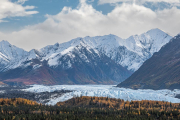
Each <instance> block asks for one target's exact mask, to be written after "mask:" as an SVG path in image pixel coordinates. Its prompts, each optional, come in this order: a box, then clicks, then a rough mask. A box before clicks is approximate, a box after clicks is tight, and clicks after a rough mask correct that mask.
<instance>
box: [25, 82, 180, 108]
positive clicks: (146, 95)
mask: <svg viewBox="0 0 180 120" xmlns="http://www.w3.org/2000/svg"><path fill="white" fill-rule="evenodd" d="M56 90H71V91H72V92H70V93H65V94H64V95H62V96H61V97H58V98H54V97H53V96H52V98H51V99H50V101H49V102H48V103H46V104H47V105H55V104H56V103H57V102H60V101H61V102H63V101H66V100H69V99H71V98H73V97H76V96H92V97H94V96H96V97H109V98H117V99H118V98H119V99H123V100H125V101H131V100H156V101H167V102H172V103H180V99H178V98H175V96H176V95H178V94H180V90H177V89H175V90H166V89H164V90H150V89H148V90H144V89H138V90H133V89H127V88H117V87H115V85H54V86H44V85H31V86H30V88H27V89H23V91H27V92H35V93H40V92H53V91H56Z"/></svg>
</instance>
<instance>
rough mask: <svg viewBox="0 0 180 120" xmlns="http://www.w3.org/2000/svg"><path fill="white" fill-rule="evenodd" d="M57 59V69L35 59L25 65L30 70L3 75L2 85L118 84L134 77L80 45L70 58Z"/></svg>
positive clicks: (10, 71) (14, 70)
mask: <svg viewBox="0 0 180 120" xmlns="http://www.w3.org/2000/svg"><path fill="white" fill-rule="evenodd" d="M57 56H59V57H58V59H57V61H56V62H57V63H58V65H57V66H49V65H48V61H45V60H44V61H40V60H38V59H33V60H30V61H26V62H25V63H24V66H27V64H29V66H28V67H24V68H16V69H12V70H8V71H6V72H2V73H1V74H0V78H1V81H2V82H4V83H7V84H16V83H17V82H18V83H19V84H21V83H22V84H26V85H29V84H46V85H53V84H117V83H118V82H119V81H121V80H124V79H126V78H127V77H129V76H130V75H131V74H132V72H130V71H128V70H127V69H126V68H124V67H122V66H121V65H118V64H117V63H115V62H114V61H113V60H111V59H110V58H109V57H107V56H106V55H104V54H101V53H97V52H95V51H94V50H93V49H91V48H89V47H88V46H82V45H78V46H77V47H75V48H74V50H72V51H71V52H70V54H65V55H62V56H61V55H57ZM57 56H56V57H57ZM71 56H73V57H71Z"/></svg>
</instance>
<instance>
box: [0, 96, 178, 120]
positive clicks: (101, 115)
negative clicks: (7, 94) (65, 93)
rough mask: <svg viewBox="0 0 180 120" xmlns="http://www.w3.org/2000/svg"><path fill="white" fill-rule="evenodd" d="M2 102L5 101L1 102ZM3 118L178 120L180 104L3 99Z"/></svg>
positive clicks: (97, 99) (93, 99)
mask: <svg viewBox="0 0 180 120" xmlns="http://www.w3.org/2000/svg"><path fill="white" fill-rule="evenodd" d="M2 103H3V104H2ZM0 104H1V105H0V120H4V119H5V120H13V119H15V120H61V119H62V120H83V119H84V120H96V119H99V120H121V119H122V120H154V119H158V120H178V119H180V104H173V103H169V102H160V101H147V100H144V101H131V102H128V101H124V100H121V99H112V98H105V97H77V98H72V99H70V100H68V101H65V102H59V103H57V105H55V106H46V105H42V104H38V103H36V102H33V101H29V100H27V99H21V98H17V99H16V98H15V99H0Z"/></svg>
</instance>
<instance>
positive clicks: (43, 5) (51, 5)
mask: <svg viewBox="0 0 180 120" xmlns="http://www.w3.org/2000/svg"><path fill="white" fill-rule="evenodd" d="M12 2H17V0H12ZM87 3H89V4H92V6H93V7H94V8H95V9H96V10H98V11H102V13H103V14H107V13H109V12H111V11H112V10H113V9H114V7H115V6H114V5H110V4H102V5H99V4H98V1H97V0H95V1H93V2H92V1H87ZM78 4H79V0H28V1H26V2H25V3H24V4H22V6H28V5H31V6H35V9H34V10H36V11H38V12H39V13H38V14H34V15H30V16H26V17H10V18H9V17H7V18H5V19H3V20H5V21H8V22H1V23H0V30H1V31H5V32H10V31H13V30H20V29H22V28H23V27H24V26H27V25H34V24H38V23H41V22H43V21H45V20H46V17H45V15H46V14H49V15H56V14H58V13H59V12H60V11H61V10H62V9H63V8H64V6H68V7H71V8H73V9H74V8H76V7H77V6H78Z"/></svg>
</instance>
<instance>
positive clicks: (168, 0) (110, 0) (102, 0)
mask: <svg viewBox="0 0 180 120" xmlns="http://www.w3.org/2000/svg"><path fill="white" fill-rule="evenodd" d="M119 2H126V3H127V2H131V3H133V2H137V3H144V2H154V3H157V2H166V3H180V0H99V4H107V3H109V4H112V3H119Z"/></svg>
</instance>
